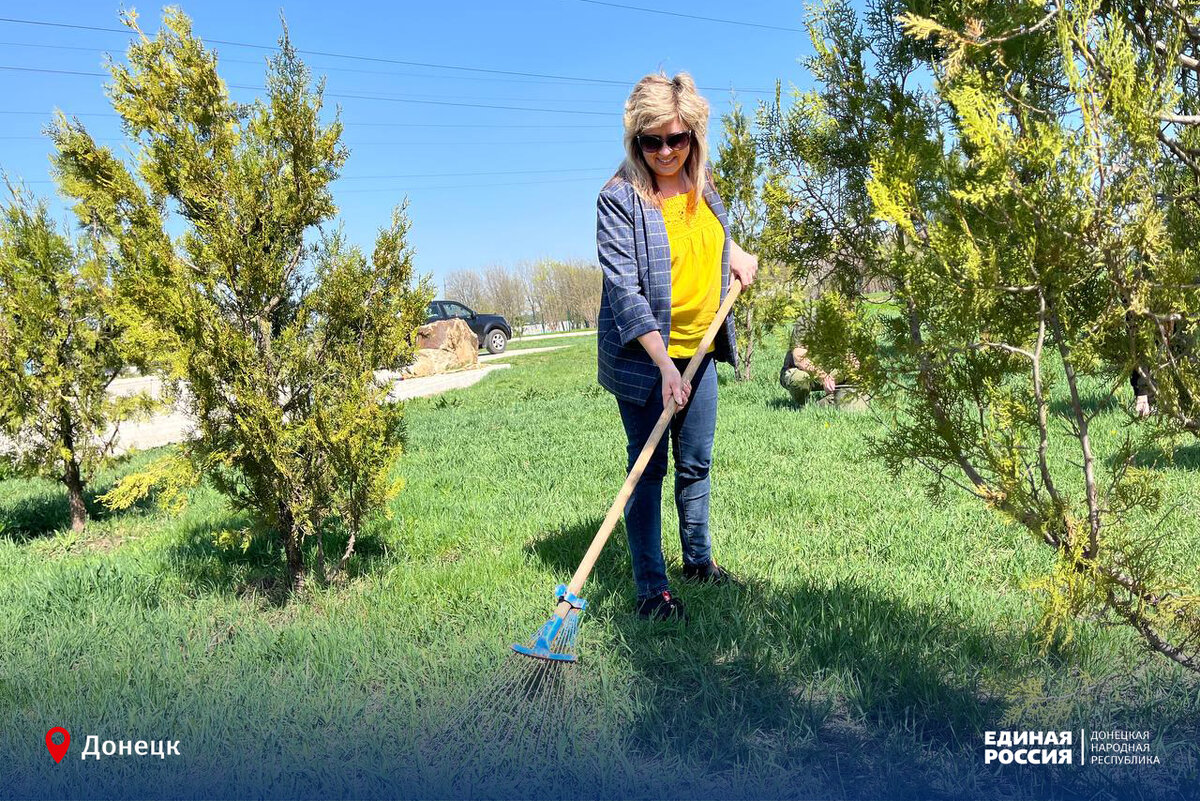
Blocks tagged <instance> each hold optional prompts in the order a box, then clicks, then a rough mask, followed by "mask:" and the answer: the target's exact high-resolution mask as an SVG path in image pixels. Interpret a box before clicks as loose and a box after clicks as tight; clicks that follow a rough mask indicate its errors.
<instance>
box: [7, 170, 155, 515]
mask: <svg viewBox="0 0 1200 801" xmlns="http://www.w3.org/2000/svg"><path fill="white" fill-rule="evenodd" d="M10 195H11V199H10V201H9V202H8V203H7V204H6V206H5V207H4V209H3V212H2V216H0V359H2V360H3V366H2V367H0V434H2V435H3V437H4V440H6V441H3V442H0V451H3V452H6V453H4V455H5V456H6V457H7V458H8V459H9V460H11V461H12V462H13V463H15V466H16V467H17V470H18V472H20V473H24V474H42V475H50V476H53V477H55V478H56V479H58V480H59V481H61V482H62V483H63V485H64V486H65V487H66V490H67V505H68V507H69V509H70V515H71V528H72V529H74V530H75V531H77V532H78V531H81V530H83V528H84V527H85V526H86V525H87V521H88V511H87V506H86V504H85V503H84V489H85V486H86V483H87V479H88V476H89V475H90V474H91V473H92V472H93V470H94V469H95V468H96V467H97V466H98V465H99V464H100V463H101V462H102V461H103V460H104V458H105V457H107V456H108V455H109V454H110V453H111V451H112V449H113V445H114V443H115V441H116V437H117V433H118V430H119V423H120V421H121V420H122V419H125V418H126V417H128V416H129V415H131V414H134V413H136V412H137V411H138V410H139V409H144V408H146V407H147V403H148V402H147V401H146V400H145V399H144V398H143V397H142V396H140V395H125V396H110V395H109V394H108V392H107V390H108V387H109V385H110V384H111V383H112V382H113V379H115V378H116V377H117V376H118V375H119V374H120V372H121V369H122V368H123V367H124V366H125V364H126V362H127V360H136V356H135V355H134V351H133V344H134V343H132V342H130V341H129V340H128V338H127V337H126V336H125V333H126V332H125V330H124V328H123V327H122V326H121V325H120V324H119V323H118V321H117V319H116V318H115V317H114V315H113V298H112V289H111V286H110V283H109V280H108V278H109V260H108V258H107V254H106V253H105V251H104V248H103V247H102V245H101V243H100V242H99V241H98V239H97V238H96V237H94V236H89V235H87V234H86V233H85V234H84V235H81V236H80V237H79V238H78V239H77V240H74V241H73V239H72V237H71V236H70V235H69V233H67V232H63V231H60V230H59V228H58V227H57V226H56V225H55V224H54V222H53V221H52V220H51V219H50V215H49V212H48V211H47V208H46V204H45V202H43V201H35V200H34V199H33V198H32V197H31V196H30V195H29V194H27V193H26V192H24V191H23V190H20V189H17V188H15V187H10Z"/></svg>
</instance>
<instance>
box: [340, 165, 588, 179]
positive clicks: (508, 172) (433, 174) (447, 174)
mask: <svg viewBox="0 0 1200 801" xmlns="http://www.w3.org/2000/svg"><path fill="white" fill-rule="evenodd" d="M607 169H608V168H607V167H572V168H571V169H566V170H564V169H555V170H501V171H499V172H425V173H420V172H413V173H408V174H407V175H343V176H341V180H343V181H365V180H370V181H374V180H385V179H386V180H390V179H399V178H464V177H468V178H474V177H476V176H480V175H538V174H543V173H562V172H596V171H597V170H607Z"/></svg>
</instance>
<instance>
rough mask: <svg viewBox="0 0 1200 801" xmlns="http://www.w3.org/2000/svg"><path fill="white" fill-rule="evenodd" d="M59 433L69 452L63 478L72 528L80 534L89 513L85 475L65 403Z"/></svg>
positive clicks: (59, 422) (64, 463) (61, 409)
mask: <svg viewBox="0 0 1200 801" xmlns="http://www.w3.org/2000/svg"><path fill="white" fill-rule="evenodd" d="M58 433H59V437H60V438H61V439H62V445H63V450H64V451H65V452H66V453H67V454H68V455H67V456H66V457H64V458H63V477H62V480H63V483H64V484H66V485H67V504H68V505H69V506H70V509H71V530H72V531H74V532H75V533H76V534H78V533H79V532H81V531H83V529H84V528H85V527H86V526H87V522H88V513H87V506H86V505H85V504H84V502H83V476H82V475H80V473H79V460H78V459H77V458H75V428H74V426H72V425H71V417H70V415H68V414H67V408H66V406H65V405H64V406H62V407H61V408H60V409H59V412H58Z"/></svg>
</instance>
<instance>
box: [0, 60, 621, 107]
mask: <svg viewBox="0 0 1200 801" xmlns="http://www.w3.org/2000/svg"><path fill="white" fill-rule="evenodd" d="M0 70H8V71H10V72H37V73H45V74H50V75H72V76H83V77H89V78H107V77H110V76H108V75H106V74H105V73H103V72H83V71H82V70H55V69H49V68H47V67H15V66H11V65H5V64H0ZM226 85H227V86H228V87H229V88H230V89H247V90H250V91H254V92H265V91H267V88H266V87H265V86H251V85H249V84H242V83H230V84H226ZM324 96H325V97H333V98H338V99H340V100H377V101H382V102H385V103H415V104H418V105H425V106H454V107H456V108H487V109H498V110H502V111H534V112H538V113H542V114H585V115H588V116H592V117H613V116H615V115H616V114H617V113H618V112H615V111H584V110H582V109H566V108H529V107H528V106H503V105H497V104H494V103H455V102H452V101H449V100H417V99H413V98H404V97H390V96H387V95H380V96H371V95H356V94H348V93H346V92H325V93H324Z"/></svg>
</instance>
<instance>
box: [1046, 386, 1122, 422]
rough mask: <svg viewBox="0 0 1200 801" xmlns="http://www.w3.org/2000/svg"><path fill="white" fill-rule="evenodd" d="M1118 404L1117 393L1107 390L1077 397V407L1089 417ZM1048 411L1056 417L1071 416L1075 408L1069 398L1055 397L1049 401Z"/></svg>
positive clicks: (1109, 409) (1113, 407)
mask: <svg viewBox="0 0 1200 801" xmlns="http://www.w3.org/2000/svg"><path fill="white" fill-rule="evenodd" d="M1081 394H1082V393H1081ZM1119 405H1120V399H1119V398H1118V397H1117V395H1116V394H1115V393H1109V392H1101V393H1087V394H1085V395H1083V397H1082V398H1080V399H1079V408H1080V409H1082V410H1083V413H1084V414H1086V415H1088V416H1089V417H1091V416H1094V415H1097V414H1101V413H1103V412H1107V411H1111V410H1112V409H1115V408H1117V407H1118V406H1119ZM1050 413H1051V414H1052V415H1055V416H1058V417H1071V416H1072V415H1074V414H1075V410H1074V408H1073V407H1072V406H1071V401H1070V399H1069V398H1055V399H1053V400H1051V401H1050Z"/></svg>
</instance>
